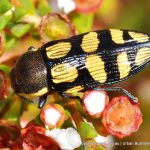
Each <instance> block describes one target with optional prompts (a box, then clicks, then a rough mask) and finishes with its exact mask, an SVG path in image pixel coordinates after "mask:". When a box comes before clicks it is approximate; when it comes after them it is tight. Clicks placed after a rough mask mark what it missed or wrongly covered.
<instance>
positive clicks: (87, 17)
mask: <svg viewBox="0 0 150 150" xmlns="http://www.w3.org/2000/svg"><path fill="white" fill-rule="evenodd" d="M93 19H94V14H93V13H91V14H79V13H76V14H74V15H73V16H72V21H73V23H74V24H75V26H76V28H77V30H78V31H79V32H80V33H84V32H88V31H90V30H91V28H92V25H93Z"/></svg>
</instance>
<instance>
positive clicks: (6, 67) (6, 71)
mask: <svg viewBox="0 0 150 150" xmlns="http://www.w3.org/2000/svg"><path fill="white" fill-rule="evenodd" d="M0 70H2V71H4V72H5V73H6V74H9V72H10V70H11V68H10V67H8V66H7V65H5V64H0Z"/></svg>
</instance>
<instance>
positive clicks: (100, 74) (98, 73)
mask: <svg viewBox="0 0 150 150" xmlns="http://www.w3.org/2000/svg"><path fill="white" fill-rule="evenodd" d="M85 65H86V68H87V69H88V71H89V73H90V75H91V76H92V77H93V79H94V80H96V81H98V82H100V83H104V82H105V81H106V80H107V73H106V72H105V66H104V62H103V60H102V59H101V58H100V57H99V56H97V55H89V56H87V58H86V64H85Z"/></svg>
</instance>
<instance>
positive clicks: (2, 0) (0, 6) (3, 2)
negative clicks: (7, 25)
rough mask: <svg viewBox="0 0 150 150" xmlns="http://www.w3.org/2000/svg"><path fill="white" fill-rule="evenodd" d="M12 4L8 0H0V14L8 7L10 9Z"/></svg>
mask: <svg viewBox="0 0 150 150" xmlns="http://www.w3.org/2000/svg"><path fill="white" fill-rule="evenodd" d="M11 7H12V5H11V3H10V2H9V0H0V14H3V13H5V12H6V11H8V10H9V9H11Z"/></svg>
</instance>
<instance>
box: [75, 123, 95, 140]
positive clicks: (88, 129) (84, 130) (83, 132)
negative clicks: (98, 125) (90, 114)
mask: <svg viewBox="0 0 150 150" xmlns="http://www.w3.org/2000/svg"><path fill="white" fill-rule="evenodd" d="M78 131H79V133H80V136H81V137H82V138H84V139H85V138H91V139H92V138H95V137H96V136H97V135H98V134H97V132H96V130H95V129H94V127H92V126H91V125H90V124H88V123H86V122H82V123H81V125H80V128H79V129H78Z"/></svg>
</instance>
